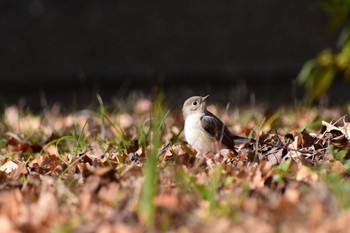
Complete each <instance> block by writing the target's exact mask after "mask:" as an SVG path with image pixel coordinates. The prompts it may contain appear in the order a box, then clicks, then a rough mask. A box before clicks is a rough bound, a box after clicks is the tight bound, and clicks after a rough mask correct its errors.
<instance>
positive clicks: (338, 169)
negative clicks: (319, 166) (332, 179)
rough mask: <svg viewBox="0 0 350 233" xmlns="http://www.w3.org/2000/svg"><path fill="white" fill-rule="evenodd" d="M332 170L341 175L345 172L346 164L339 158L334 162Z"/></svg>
mask: <svg viewBox="0 0 350 233" xmlns="http://www.w3.org/2000/svg"><path fill="white" fill-rule="evenodd" d="M331 170H332V172H334V174H335V175H340V174H342V173H344V172H345V168H344V165H343V164H342V163H341V162H340V161H338V160H336V161H334V162H333V164H332V168H331Z"/></svg>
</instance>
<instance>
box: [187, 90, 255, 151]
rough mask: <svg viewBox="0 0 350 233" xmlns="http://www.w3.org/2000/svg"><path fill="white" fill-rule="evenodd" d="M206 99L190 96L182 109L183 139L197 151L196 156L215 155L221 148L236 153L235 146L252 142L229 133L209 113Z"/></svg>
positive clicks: (223, 125) (217, 119) (224, 126)
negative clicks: (183, 122) (183, 121)
mask: <svg viewBox="0 0 350 233" xmlns="http://www.w3.org/2000/svg"><path fill="white" fill-rule="evenodd" d="M208 97H209V95H207V96H204V97H202V96H192V97H190V98H188V99H187V100H186V101H185V102H184V104H183V107H182V113H183V117H184V120H185V126H184V134H185V139H186V141H187V142H188V143H189V144H190V145H191V146H192V147H193V148H194V149H195V150H196V151H197V156H199V155H201V154H204V155H206V154H208V153H210V152H212V153H216V152H218V151H219V150H220V149H223V148H227V149H230V150H232V151H234V152H236V150H235V145H236V144H243V143H248V142H253V140H252V139H249V138H245V137H240V136H237V135H235V134H233V133H231V131H230V130H229V129H228V128H227V126H226V125H225V124H224V123H223V122H222V121H221V120H220V119H219V118H218V117H217V116H215V115H214V114H213V113H211V112H209V111H208V110H207V98H208Z"/></svg>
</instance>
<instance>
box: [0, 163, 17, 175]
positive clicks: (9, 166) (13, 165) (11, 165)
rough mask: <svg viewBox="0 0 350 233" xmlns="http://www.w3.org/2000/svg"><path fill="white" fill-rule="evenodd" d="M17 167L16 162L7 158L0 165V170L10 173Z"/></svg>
mask: <svg viewBox="0 0 350 233" xmlns="http://www.w3.org/2000/svg"><path fill="white" fill-rule="evenodd" d="M17 168H18V165H17V163H15V162H13V161H12V160H9V161H7V162H6V163H4V164H3V165H2V166H1V167H0V171H3V172H6V173H11V172H12V171H14V170H16V169H17Z"/></svg>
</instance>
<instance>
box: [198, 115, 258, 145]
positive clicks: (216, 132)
mask: <svg viewBox="0 0 350 233" xmlns="http://www.w3.org/2000/svg"><path fill="white" fill-rule="evenodd" d="M201 124H202V127H203V128H204V129H205V130H206V131H207V132H208V133H209V134H210V135H212V136H213V137H215V138H216V139H217V140H221V143H222V144H224V145H225V146H226V147H227V148H229V149H232V148H233V147H234V145H235V144H242V143H248V142H254V140H252V139H250V138H245V137H240V136H237V135H234V134H232V133H231V131H230V130H229V129H228V128H227V127H226V126H225V125H224V123H223V122H222V121H221V120H220V119H219V118H217V117H216V116H215V115H214V114H212V113H211V112H209V111H207V112H206V113H205V114H204V115H203V116H202V118H201Z"/></svg>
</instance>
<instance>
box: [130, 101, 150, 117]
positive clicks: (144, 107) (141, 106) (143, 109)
mask: <svg viewBox="0 0 350 233" xmlns="http://www.w3.org/2000/svg"><path fill="white" fill-rule="evenodd" d="M152 105H153V104H152V102H151V101H150V100H149V99H139V100H138V101H136V103H135V105H134V112H135V113H136V114H145V113H149V112H151V110H152Z"/></svg>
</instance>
